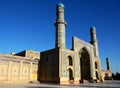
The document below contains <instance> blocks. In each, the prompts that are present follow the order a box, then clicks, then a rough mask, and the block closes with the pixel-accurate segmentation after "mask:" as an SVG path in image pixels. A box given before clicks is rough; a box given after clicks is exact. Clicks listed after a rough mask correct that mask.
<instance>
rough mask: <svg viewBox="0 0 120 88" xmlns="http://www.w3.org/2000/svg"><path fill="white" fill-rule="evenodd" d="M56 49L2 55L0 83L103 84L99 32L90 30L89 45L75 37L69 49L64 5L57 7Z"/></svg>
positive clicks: (0, 55)
mask: <svg viewBox="0 0 120 88" xmlns="http://www.w3.org/2000/svg"><path fill="white" fill-rule="evenodd" d="M56 16H57V17H56V22H55V28H56V37H55V38H56V40H55V48H53V49H50V50H46V51H43V52H36V51H31V50H25V51H23V52H20V53H16V54H15V53H12V54H11V55H6V54H0V82H7V81H10V82H11V81H13V82H25V81H26V82H29V81H37V80H38V81H39V82H43V83H46V82H47V83H59V84H66V83H68V84H69V83H83V82H89V81H90V80H95V81H97V82H101V81H103V77H102V69H101V62H100V58H99V52H98V41H97V37H96V28H95V27H91V28H90V36H91V40H90V43H89V42H86V41H84V40H81V39H79V38H77V37H72V49H67V48H66V37H65V36H66V35H65V32H66V30H65V27H66V26H67V22H66V21H65V19H64V5H63V4H62V3H59V4H58V5H57V6H56Z"/></svg>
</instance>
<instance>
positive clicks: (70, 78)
mask: <svg viewBox="0 0 120 88" xmlns="http://www.w3.org/2000/svg"><path fill="white" fill-rule="evenodd" d="M68 71H69V80H74V78H73V71H72V69H71V68H69V69H68Z"/></svg>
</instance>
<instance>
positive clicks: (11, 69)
mask: <svg viewBox="0 0 120 88" xmlns="http://www.w3.org/2000/svg"><path fill="white" fill-rule="evenodd" d="M37 70H38V61H35V60H28V59H26V58H24V57H22V58H21V57H18V58H16V57H15V58H14V56H10V55H2V54H0V82H7V81H9V82H18V81H19V82H28V81H32V80H37Z"/></svg>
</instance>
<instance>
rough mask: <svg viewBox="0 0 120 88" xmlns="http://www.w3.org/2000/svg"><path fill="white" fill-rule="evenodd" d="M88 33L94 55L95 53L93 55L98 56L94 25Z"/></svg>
mask: <svg viewBox="0 0 120 88" xmlns="http://www.w3.org/2000/svg"><path fill="white" fill-rule="evenodd" d="M90 34H91V44H92V45H93V46H94V55H95V57H99V52H98V41H97V37H96V28H95V27H91V28H90Z"/></svg>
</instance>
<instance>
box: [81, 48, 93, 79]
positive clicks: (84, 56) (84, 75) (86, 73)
mask: <svg viewBox="0 0 120 88" xmlns="http://www.w3.org/2000/svg"><path fill="white" fill-rule="evenodd" d="M80 65H81V66H80V67H81V79H85V80H90V79H91V74H90V57H89V54H88V52H87V51H86V49H85V48H83V49H82V50H81V51H80Z"/></svg>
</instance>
